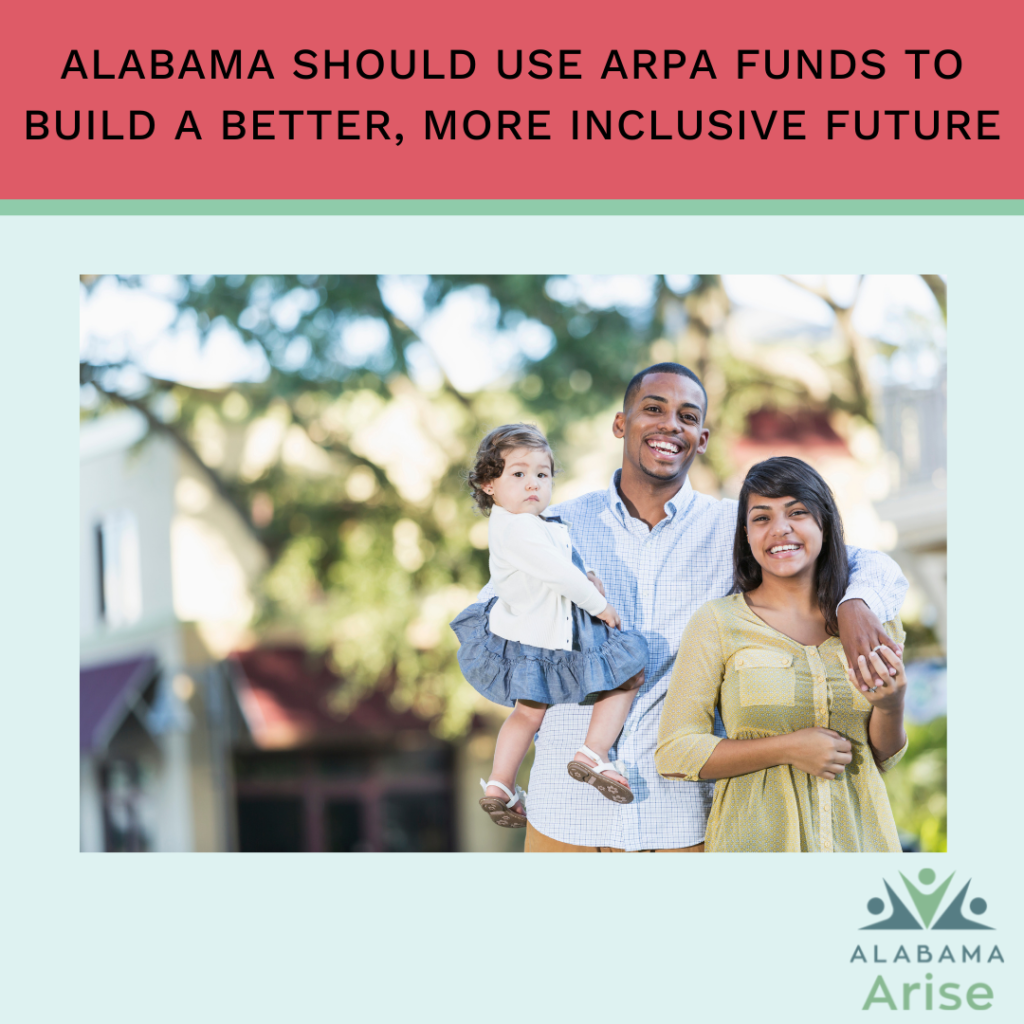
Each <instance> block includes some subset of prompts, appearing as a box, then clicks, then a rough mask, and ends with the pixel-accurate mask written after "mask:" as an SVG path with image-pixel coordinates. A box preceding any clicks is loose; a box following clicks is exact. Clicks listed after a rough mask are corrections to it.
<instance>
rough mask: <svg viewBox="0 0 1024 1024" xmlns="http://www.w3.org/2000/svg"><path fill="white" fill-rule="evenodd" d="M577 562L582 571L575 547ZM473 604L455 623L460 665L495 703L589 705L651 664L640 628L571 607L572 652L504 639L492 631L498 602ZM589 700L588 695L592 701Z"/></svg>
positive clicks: (453, 623)
mask: <svg viewBox="0 0 1024 1024" xmlns="http://www.w3.org/2000/svg"><path fill="white" fill-rule="evenodd" d="M572 561H573V565H575V566H576V567H577V568H579V569H580V570H581V571H582V569H583V562H582V560H581V559H580V557H579V555H578V554H577V553H576V551H575V549H574V550H573V553H572ZM497 600H498V599H497V598H496V597H492V598H491V599H490V600H489V601H486V602H480V603H478V604H473V605H470V606H469V607H468V608H467V609H466V610H465V611H464V612H462V613H460V614H459V615H458V616H456V618H455V619H453V620H452V622H451V627H452V629H453V630H454V631H455V635H456V636H457V637H458V638H459V642H460V643H461V645H462V646H461V647H460V648H459V666H460V668H461V669H462V674H463V675H464V676H465V677H466V680H467V682H468V683H469V685H470V686H472V687H473V689H474V690H476V691H477V692H478V693H480V694H482V695H483V696H484V697H486V698H487V699H488V700H491V701H494V703H495V704H503V705H504V706H505V707H513V706H514V705H515V702H516V701H517V700H532V701H537V702H538V703H540V704H590V703H593V698H594V697H596V695H597V694H600V693H604V692H606V691H608V690H614V689H616V688H617V687H619V686H621V685H622V684H623V683H624V682H626V681H627V680H628V679H631V678H632V677H633V676H635V675H636V674H637V672H639V671H640V670H641V669H642V668H645V667H646V665H647V641H646V640H645V639H644V638H643V636H642V634H640V633H638V632H637V631H636V630H632V629H630V630H621V629H611V628H610V627H609V626H606V625H605V624H604V623H603V622H602V621H601V620H600V619H595V618H594V617H593V616H592V615H590V614H589V613H588V612H585V611H584V610H583V609H582V608H579V607H578V606H577V605H575V604H574V605H573V606H572V616H573V650H571V651H564V650H563V651H553V650H550V649H548V648H546V647H532V646H530V645H529V644H524V643H520V642H519V641H518V640H504V639H502V637H500V636H495V635H494V634H493V633H492V632H491V629H490V613H491V608H492V607H493V606H494V602H495V601H497ZM588 698H589V699H588Z"/></svg>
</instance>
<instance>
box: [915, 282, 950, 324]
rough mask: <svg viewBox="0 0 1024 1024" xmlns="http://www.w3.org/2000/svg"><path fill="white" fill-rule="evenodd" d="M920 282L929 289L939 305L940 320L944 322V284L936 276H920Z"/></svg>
mask: <svg viewBox="0 0 1024 1024" xmlns="http://www.w3.org/2000/svg"><path fill="white" fill-rule="evenodd" d="M921 280H922V281H924V283H925V284H926V285H928V287H929V288H930V289H931V292H932V295H934V296H935V301H936V302H937V303H938V304H939V309H940V310H942V319H943V321H945V319H946V282H945V281H943V280H942V278H941V277H939V275H938V274H922V275H921Z"/></svg>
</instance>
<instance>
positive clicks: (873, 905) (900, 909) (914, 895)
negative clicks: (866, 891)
mask: <svg viewBox="0 0 1024 1024" xmlns="http://www.w3.org/2000/svg"><path fill="white" fill-rule="evenodd" d="M953 874H956V872H953ZM900 878H902V879H903V884H904V885H905V886H906V889H907V892H908V893H909V894H910V899H911V902H912V903H913V905H914V908H915V909H916V910H917V914H918V917H919V918H920V921H919V920H918V917H915V916H914V914H913V912H912V911H911V910H910V909H909V907H907V905H906V904H905V903H904V902H903V900H901V899H900V898H899V896H897V895H896V893H895V892H893V889H892V886H891V885H889V883H888V882H887V881H885V879H884V878H883V879H882V882H883V884H884V885H885V890H886V892H887V893H888V894H889V905H890V906H891V907H892V912H891V914H890V915H889V916H888V917H887V918H886V919H885V920H884V921H876V922H875V923H874V924H868V925H864V927H863V928H861V931H911V930H913V931H921V930H923V929H931V930H932V931H967V930H969V931H994V930H995V929H993V928H992V927H990V926H989V925H987V924H982V923H981V922H980V921H975V920H972V919H971V918H969V917H965V916H964V913H963V905H964V900H965V899H966V898H967V890H968V889H969V888H970V885H971V879H968V880H967V884H966V885H965V886H964V887H963V888H962V889H961V890H960V891H959V892H958V893H957V894H956V896H955V897H954V898H953V900H952V902H951V903H950V904H949V906H948V907H946V909H945V910H944V911H943V912H942V915H941V916H940V917H939V919H938V920H937V921H935V924H932V921H933V920H934V918H935V913H936V911H937V910H938V909H939V905H940V904H941V903H942V898H943V897H944V896H945V895H946V890H947V889H948V888H949V883H950V882H952V881H953V875H950V876H949V878H947V879H946V880H945V881H944V882H942V883H941V884H940V885H938V886H936V887H935V888H934V889H931V886H932V884H933V883H934V882H935V872H934V871H933V870H932V869H931V868H922V869H921V870H920V871H919V872H918V875H917V880H918V882H919V883H920V886H921V887H920V888H919V887H918V886H917V885H915V884H914V883H913V882H911V881H910V879H909V878H907V876H906V875H905V874H903V872H902V871H901V872H900ZM928 890H930V891H928ZM867 906H868V913H869V914H874V915H875V916H876V917H877V916H878V915H879V914H881V913H882V911H884V910H885V901H884V900H882V899H880V898H879V897H878V896H873V897H872V898H871V899H870V900H868V905H867ZM969 906H970V910H971V913H972V914H975V915H977V916H978V917H980V916H981V915H982V914H984V913H985V911H986V910H988V903H986V902H985V900H983V899H982V898H981V897H980V896H975V897H974V899H972V900H971V902H970V904H969Z"/></svg>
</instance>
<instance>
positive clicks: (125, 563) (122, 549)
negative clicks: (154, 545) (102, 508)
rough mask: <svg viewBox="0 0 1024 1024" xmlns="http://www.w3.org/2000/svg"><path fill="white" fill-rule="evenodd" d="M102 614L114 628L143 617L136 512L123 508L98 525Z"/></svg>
mask: <svg viewBox="0 0 1024 1024" xmlns="http://www.w3.org/2000/svg"><path fill="white" fill-rule="evenodd" d="M95 537H96V560H97V569H98V572H97V579H98V580H99V613H100V614H99V617H100V621H101V622H103V623H105V624H106V625H107V626H109V627H110V628H111V629H117V628H119V627H121V626H130V625H132V623H134V622H138V620H139V619H140V618H141V617H142V571H141V559H140V557H139V529H138V524H137V522H136V519H135V516H134V515H133V514H132V513H131V512H129V511H127V509H121V510H118V511H115V512H109V513H107V515H105V516H104V517H103V518H102V519H101V520H100V522H99V523H98V524H97V525H96V529H95Z"/></svg>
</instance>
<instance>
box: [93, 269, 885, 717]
mask: <svg viewBox="0 0 1024 1024" xmlns="http://www.w3.org/2000/svg"><path fill="white" fill-rule="evenodd" d="M97 281H98V279H94V278H86V279H83V282H84V284H85V287H86V288H92V287H95V286H96V284H97ZM121 282H122V284H123V285H125V286H128V287H143V286H144V282H143V281H142V280H140V279H137V278H122V279H121ZM179 283H180V290H179V293H178V294H177V295H176V296H175V299H174V301H175V302H176V303H177V308H178V321H179V324H194V326H195V328H196V330H197V331H198V332H199V334H200V337H201V338H203V339H205V338H207V337H209V335H210V332H211V331H212V330H214V328H216V327H218V326H224V325H226V326H228V327H230V328H231V329H233V330H235V331H237V333H238V335H239V336H240V337H241V338H242V340H243V341H244V342H245V343H246V344H247V345H249V346H252V347H254V348H255V349H256V350H258V351H259V352H260V353H262V355H263V357H265V359H266V363H267V365H268V367H269V372H268V374H267V376H266V379H264V380H262V381H259V382H255V383H237V384H233V385H230V386H229V387H226V388H224V389H219V390H217V389H202V388H194V387H189V386H187V385H185V384H182V383H180V382H175V381H168V380H159V379H156V378H153V377H151V376H146V375H145V374H141V373H140V372H139V368H138V366H135V365H134V364H133V363H132V360H131V357H128V358H126V359H125V360H123V361H119V362H98V361H89V360H85V361H83V362H82V364H81V380H82V383H83V385H85V386H87V387H91V388H94V389H95V391H96V393H98V395H99V398H100V402H99V404H98V406H97V407H96V408H95V412H96V413H97V414H102V412H103V411H104V410H105V409H106V408H107V407H109V406H111V405H113V406H118V405H129V406H133V407H134V408H136V409H138V410H139V411H141V412H142V413H143V414H144V415H145V416H146V417H147V419H148V420H149V423H150V428H151V430H152V431H161V432H164V433H166V434H168V435H169V436H171V437H172V438H173V439H174V440H175V442H176V443H177V444H178V445H179V446H180V447H182V448H183V449H184V450H186V451H187V452H189V454H190V455H191V456H192V457H194V458H195V459H196V461H197V462H198V463H199V465H200V467H201V468H202V469H203V470H204V471H205V472H206V473H207V475H208V477H209V479H210V482H211V483H212V485H213V486H214V488H215V489H216V490H217V492H218V493H219V494H220V495H221V496H222V497H223V498H225V499H226V500H228V501H229V502H231V503H232V504H233V505H234V507H235V508H236V509H237V510H238V513H239V515H240V516H241V517H242V518H243V519H244V520H245V521H246V523H247V524H248V525H249V527H250V529H251V530H252V532H253V534H254V535H255V536H256V537H257V538H258V539H259V541H260V542H261V543H262V544H263V546H264V547H265V548H266V551H267V553H268V555H269V559H270V564H271V568H270V570H269V572H268V573H267V575H266V578H265V580H264V582H263V586H262V592H261V595H260V603H259V611H258V614H257V619H256V622H255V626H256V628H257V629H258V630H260V631H263V632H267V633H269V632H272V631H276V632H277V633H278V634H280V633H281V632H285V633H289V634H290V635H297V636H299V637H301V638H302V639H303V640H304V642H305V643H306V644H307V645H309V646H310V647H311V648H312V649H314V650H318V651H327V652H329V653H330V655H331V658H332V660H333V663H334V665H335V667H336V668H337V669H338V671H339V673H340V674H341V676H342V678H343V680H344V683H343V685H342V688H341V691H340V692H339V694H338V695H337V700H338V704H339V706H341V707H345V706H349V705H351V703H352V701H354V700H356V699H358V697H359V696H360V695H362V694H363V693H365V692H366V691H367V690H369V689H370V688H373V687H376V686H384V687H387V688H389V689H390V691H391V693H392V700H393V701H394V702H395V704H396V705H398V706H400V707H412V708H414V709H415V710H416V711H417V712H418V713H420V714H422V715H423V716H424V717H426V718H429V719H431V720H432V721H433V722H434V723H435V727H436V729H437V730H438V731H439V732H440V733H442V734H444V735H447V736H452V735H455V734H458V733H460V732H462V731H464V730H465V728H466V727H467V725H468V722H469V721H470V719H471V717H472V713H473V711H474V707H475V705H474V699H475V698H474V697H473V695H472V693H471V691H470V690H469V688H468V687H466V686H465V685H464V684H463V683H462V680H461V676H460V674H459V672H458V667H457V663H456V659H455V652H456V642H455V638H454V636H453V635H452V634H451V631H450V630H449V629H448V627H447V623H448V621H449V620H450V619H451V618H452V617H454V615H455V614H456V613H457V612H458V611H459V610H460V609H461V608H462V607H464V606H465V605H466V604H468V603H469V602H470V601H471V600H472V598H473V597H474V596H475V594H476V593H477V592H478V590H479V588H480V587H481V586H482V585H483V584H484V582H485V581H486V578H487V556H486V550H485V548H486V531H485V528H484V521H483V520H481V519H480V518H479V517H478V516H475V515H474V513H473V511H472V507H471V503H470V500H469V497H468V492H467V491H466V488H465V486H464V483H463V474H464V472H465V470H466V468H467V464H468V460H469V458H470V457H471V454H472V452H473V449H474V447H475V445H476V443H477V441H478V439H479V438H480V436H482V434H483V433H484V432H485V431H486V430H487V429H489V428H490V427H492V426H495V425H497V424H498V423H502V422H509V421H513V420H517V419H524V418H525V419H529V420H532V421H534V422H537V423H539V424H540V425H541V427H542V428H543V429H545V430H546V431H547V432H548V434H549V436H550V437H551V438H552V440H553V442H554V443H555V445H556V446H557V445H558V443H559V441H560V440H562V439H563V438H565V437H566V436H567V434H569V432H570V427H572V425H573V424H575V423H577V422H578V421H580V420H581V419H583V418H588V417H595V416H598V415H600V414H605V413H608V412H609V411H610V410H611V409H613V408H615V407H616V405H617V404H618V403H619V402H620V401H621V395H622V393H623V390H624V388H625V385H626V383H627V382H628V380H629V379H630V377H632V375H633V374H634V373H635V372H636V371H637V370H638V369H640V368H642V367H643V366H645V365H649V364H650V363H651V362H655V361H662V360H668V359H674V360H679V361H682V362H685V363H688V364H689V365H691V366H692V367H693V368H694V369H695V370H697V372H698V373H700V374H701V375H702V376H703V378H704V380H705V383H706V385H707V387H708V392H709V396H710V420H711V422H712V425H713V427H714V430H715V437H716V443H715V444H714V445H713V446H712V449H711V452H710V453H709V457H708V466H709V467H710V469H711V471H712V473H713V476H714V478H716V479H717V480H718V481H721V480H722V479H724V477H725V476H726V475H727V474H728V473H729V471H730V470H731V468H732V467H731V466H730V465H729V462H728V458H729V457H728V451H729V447H730V441H731V440H732V439H734V438H736V437H738V436H740V435H742V434H743V432H744V430H745V428H746V420H747V416H748V414H749V413H750V412H751V411H753V410H756V409H759V408H761V407H762V406H764V405H765V404H766V403H769V404H774V405H776V406H783V407H785V406H788V405H792V406H797V405H799V406H800V407H801V408H809V409H811V410H816V411H819V412H838V413H844V414H846V415H851V414H855V415H865V414H866V413H865V410H866V408H867V406H866V401H865V397H864V395H863V393H861V392H858V391H857V389H856V387H854V386H852V385H851V384H850V380H851V379H853V378H854V377H856V374H854V373H852V371H851V370H850V366H852V365H853V362H854V361H855V359H854V355H853V352H852V349H851V348H850V347H849V346H847V347H845V348H844V346H843V344H841V343H837V345H835V346H833V347H832V348H831V349H828V350H824V351H823V353H821V354H815V355H813V356H812V355H810V354H806V355H805V356H804V357H802V361H798V362H799V366H797V367H796V369H792V368H790V369H787V368H786V367H782V369H781V371H780V372H776V371H775V369H773V366H772V360H771V358H770V357H768V356H770V346H763V349H764V351H763V352H761V354H760V356H759V357H758V358H754V357H753V356H752V355H751V353H750V352H746V351H743V352H737V351H735V346H734V343H733V341H731V340H730V338H729V337H728V334H727V331H726V322H727V317H728V314H729V301H728V298H727V296H726V294H725V291H724V289H723V288H722V285H721V282H720V280H719V278H718V277H716V276H714V275H707V276H698V277H694V278H692V279H690V282H689V284H688V286H687V289H686V290H685V291H673V289H672V288H670V287H669V284H668V282H667V281H666V279H665V278H664V277H657V278H654V279H653V284H652V295H651V302H650V303H649V305H647V306H646V307H645V308H643V309H635V308H627V307H623V308H621V309H620V308H615V307H610V308H594V307H592V306H590V305H588V304H587V302H586V301H585V300H584V298H582V297H581V296H580V294H576V293H573V292H572V289H571V288H569V287H568V284H569V282H568V281H567V280H566V279H563V278H557V277H547V278H546V277H539V276H536V275H510V276H487V275H483V276H462V277H451V276H443V275H435V276H433V277H431V278H430V280H429V285H428V287H427V290H426V293H425V297H424V302H425V306H426V309H427V311H428V312H429V311H430V310H432V309H436V308H437V307H439V306H440V305H441V303H443V302H444V300H445V298H446V297H447V296H449V295H451V294H453V293H455V292H457V291H459V290H460V289H465V288H469V287H477V288H481V287H482V288H485V289H487V291H488V292H489V294H490V296H491V297H492V298H493V300H494V301H495V302H496V303H497V305H498V308H499V326H500V327H502V328H514V327H515V326H516V324H518V323H521V322H522V321H523V320H524V319H526V318H529V319H530V320H533V321H536V322H538V323H540V324H543V325H544V326H545V327H546V328H548V329H549V330H550V332H551V336H552V345H551V347H550V349H549V351H548V352H547V353H546V354H544V355H543V356H542V357H539V358H536V359H530V358H527V357H526V356H525V355H524V356H523V357H522V359H521V360H520V362H519V364H518V365H516V366H514V367H513V369H512V371H511V372H510V374H509V377H508V379H506V380H503V381H501V382H499V384H498V385H496V386H495V387H494V389H493V390H491V391H484V392H481V393H477V394H463V393H462V392H460V391H459V390H458V389H457V388H456V387H454V386H453V384H452V383H451V381H449V380H448V379H446V378H445V377H444V376H443V374H442V377H441V383H440V386H439V388H438V389H437V390H436V391H435V392H433V393H431V394H424V393H423V392H422V391H421V390H419V389H417V388H416V387H415V386H414V385H413V384H412V382H411V379H410V353H411V352H412V347H413V346H414V345H416V344H419V343H420V339H419V338H418V336H417V335H416V333H415V331H414V330H413V329H412V327H410V326H409V325H408V324H406V323H404V322H402V321H401V320H400V319H399V318H398V317H397V316H396V315H395V314H394V313H393V312H392V310H391V309H389V308H388V306H387V304H386V303H385V301H384V298H383V295H382V289H381V281H380V280H379V279H378V278H376V277H370V276H351V277H346V276H339V275H321V276H318V275H298V276H286V275H259V276H243V275H237V276H228V277H208V276H195V277H192V278H181V279H180V282H179ZM555 296H560V297H561V298H558V297H555ZM361 318H370V320H372V322H373V324H375V325H376V326H377V328H378V329H379V333H381V335H382V337H383V339H384V341H383V343H382V344H381V345H379V346H377V347H376V348H371V349H370V350H368V351H366V352H362V353H360V352H354V351H351V350H350V349H349V348H347V347H346V343H345V339H344V328H345V326H346V325H350V324H352V323H353V322H354V321H357V320H360V319H361ZM759 351H760V349H759ZM787 366H788V364H787ZM127 371H133V372H132V373H127ZM815 382H816V383H815ZM815 389H817V390H815ZM482 530H483V532H481V531H482Z"/></svg>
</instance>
